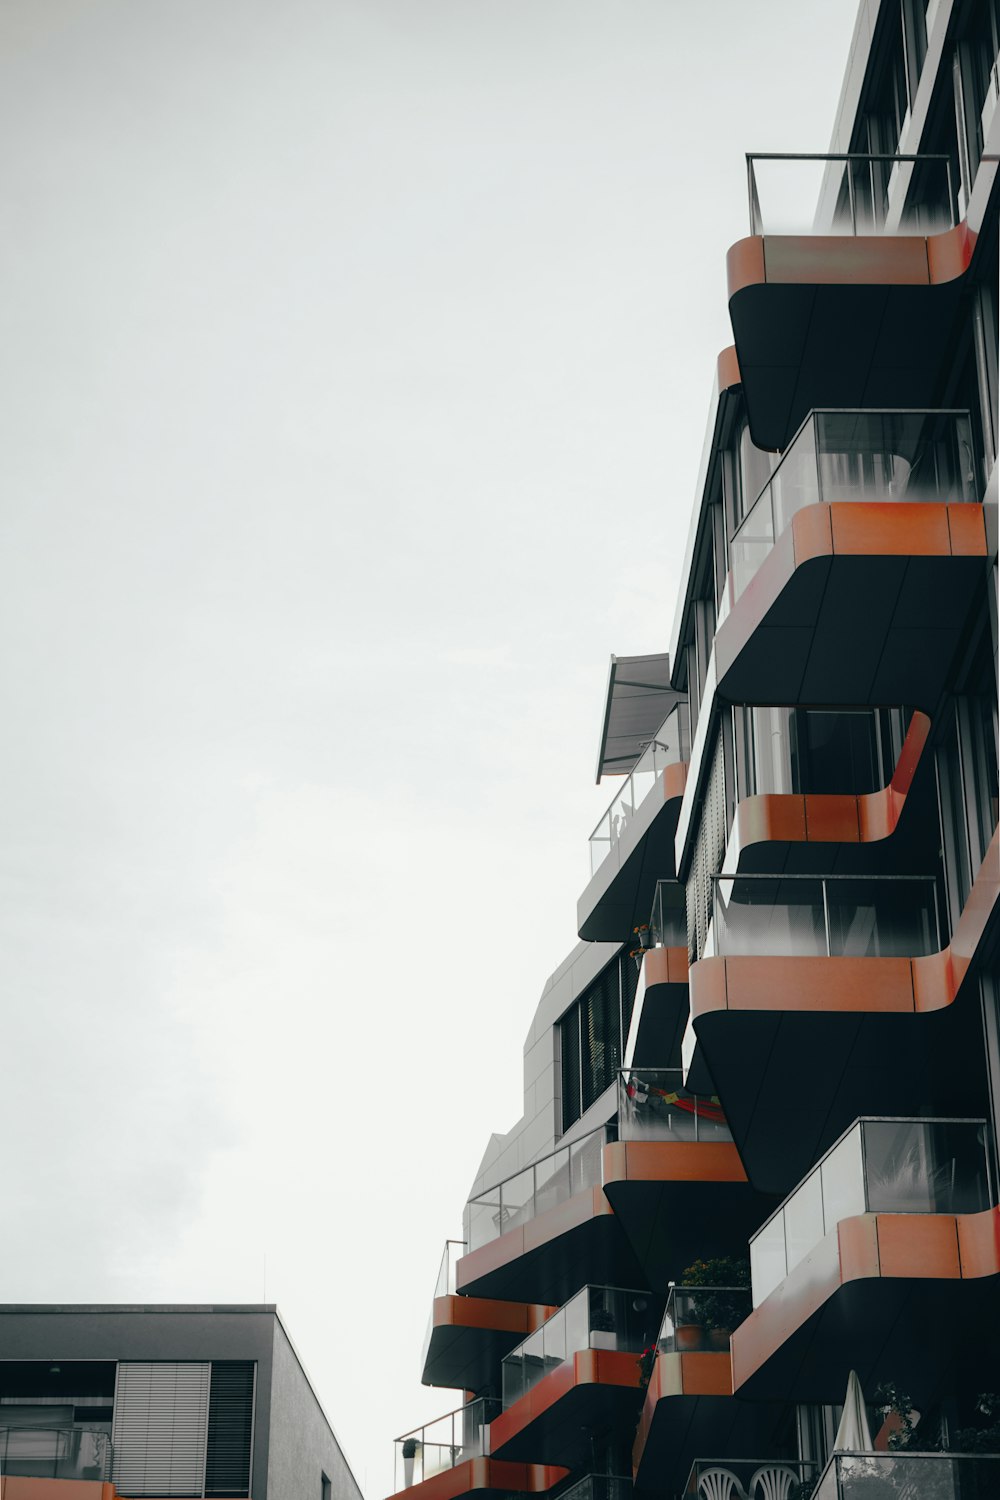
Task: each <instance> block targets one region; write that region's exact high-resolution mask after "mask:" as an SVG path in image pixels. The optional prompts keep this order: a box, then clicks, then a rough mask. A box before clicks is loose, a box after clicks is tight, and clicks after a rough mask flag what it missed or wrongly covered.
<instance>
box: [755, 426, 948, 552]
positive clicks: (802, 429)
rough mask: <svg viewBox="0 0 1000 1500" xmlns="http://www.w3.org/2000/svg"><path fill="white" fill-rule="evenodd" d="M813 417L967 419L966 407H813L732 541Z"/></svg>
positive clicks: (786, 447) (788, 444)
mask: <svg viewBox="0 0 1000 1500" xmlns="http://www.w3.org/2000/svg"><path fill="white" fill-rule="evenodd" d="M815 417H965V418H966V419H968V418H969V409H968V407H962V406H812V407H810V408H809V410H808V412H807V413H806V415H805V416H804V417H803V419H802V421H801V422H800V423H799V425H798V427H797V428H796V429H795V432H794V433H793V434H792V436H791V437H790V438H789V440H788V442H787V444H786V445H785V450H784V452H783V453H782V455H781V457H780V458H779V460H778V462H777V463H776V464H775V466H774V468H773V469H772V470H771V472H770V474H769V475H768V477H767V479H766V480H765V481H764V483H763V484H762V485H761V487H760V489H759V490H758V492H757V494H756V495H755V496H754V498H753V501H752V503H751V505H750V508H749V510H748V511H747V513H746V515H745V516H744V517H743V519H742V521H741V522H740V524H739V525H738V526H737V528H736V530H735V531H734V532H733V537H732V540H733V541H734V542H735V541H736V538H737V537H738V536H739V534H740V532H741V531H742V530H743V528H744V526H745V525H746V524H747V522H748V521H749V520H750V517H751V516H752V515H753V513H754V511H755V510H756V509H757V505H758V503H759V502H760V501H761V500H762V499H763V497H764V495H765V493H766V492H767V491H768V490H769V489H770V488H771V485H772V484H773V482H774V480H775V478H776V476H777V475H778V474H779V473H780V472H781V466H782V464H783V463H784V462H785V459H786V458H787V457H788V456H789V454H790V453H791V452H792V449H793V448H794V447H795V444H796V443H797V442H798V440H799V438H800V437H801V436H802V434H803V433H804V432H805V430H806V428H807V427H808V426H809V425H810V423H811V422H812V421H813V419H814V418H815Z"/></svg>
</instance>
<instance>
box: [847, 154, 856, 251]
mask: <svg viewBox="0 0 1000 1500" xmlns="http://www.w3.org/2000/svg"><path fill="white" fill-rule="evenodd" d="M847 201H848V203H849V204H850V206H851V233H852V235H854V236H855V237H856V236H857V233H858V219H857V210H856V209H855V206H854V172H853V171H852V162H851V158H850V157H848V158H847Z"/></svg>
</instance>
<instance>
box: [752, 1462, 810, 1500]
mask: <svg viewBox="0 0 1000 1500" xmlns="http://www.w3.org/2000/svg"><path fill="white" fill-rule="evenodd" d="M798 1482H799V1475H798V1474H797V1473H796V1471H795V1470H794V1469H790V1468H789V1467H788V1465H787V1464H764V1465H763V1467H762V1468H760V1469H758V1470H757V1471H756V1473H755V1474H754V1475H753V1477H752V1479H751V1480H750V1489H749V1492H748V1493H749V1500H788V1497H789V1495H790V1494H791V1493H792V1491H793V1490H794V1489H795V1486H796V1485H797V1484H798Z"/></svg>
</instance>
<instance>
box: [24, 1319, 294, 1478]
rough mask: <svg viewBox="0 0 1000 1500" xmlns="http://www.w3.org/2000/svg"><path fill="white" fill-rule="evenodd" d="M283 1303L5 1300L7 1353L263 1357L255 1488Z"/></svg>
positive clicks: (262, 1462) (263, 1455) (261, 1470)
mask: <svg viewBox="0 0 1000 1500" xmlns="http://www.w3.org/2000/svg"><path fill="white" fill-rule="evenodd" d="M274 1323H275V1309H274V1308H273V1307H271V1306H262V1305H259V1304H258V1305H229V1306H221V1307H216V1306H170V1305H165V1306H159V1305H147V1306H131V1305H128V1304H123V1305H118V1306H108V1305H99V1306H79V1305H78V1306H64V1305H61V1304H52V1305H49V1306H44V1305H43V1306H31V1305H28V1304H23V1305H14V1306H9V1305H8V1306H0V1358H2V1359H48V1360H51V1361H52V1362H53V1363H56V1362H58V1361H59V1360H71V1359H108V1360H120V1359H126V1360H128V1359H136V1360H157V1359H165V1360H212V1359H253V1360H256V1361H257V1409H256V1413H255V1423H254V1444H253V1468H252V1471H251V1494H252V1495H253V1497H254V1500H266V1496H265V1492H264V1490H263V1488H262V1487H261V1486H260V1485H259V1484H258V1480H259V1479H260V1478H261V1476H263V1475H266V1474H267V1443H268V1404H269V1394H270V1387H271V1350H272V1344H273V1333H272V1329H273V1327H274Z"/></svg>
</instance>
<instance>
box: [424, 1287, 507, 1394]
mask: <svg viewBox="0 0 1000 1500" xmlns="http://www.w3.org/2000/svg"><path fill="white" fill-rule="evenodd" d="M470 1300H471V1299H470ZM524 1337H525V1334H524V1330H523V1329H522V1330H521V1331H519V1332H509V1331H506V1330H500V1329H495V1328H472V1327H462V1326H460V1325H457V1324H454V1323H451V1324H443V1325H438V1326H437V1327H435V1328H432V1330H431V1336H430V1341H429V1343H428V1345H427V1352H426V1354H425V1356H424V1369H423V1374H422V1376H421V1380H422V1382H423V1384H424V1385H440V1386H446V1387H447V1388H448V1389H449V1390H455V1391H479V1390H482V1389H483V1387H484V1386H486V1385H488V1384H489V1383H490V1382H491V1381H492V1380H493V1379H494V1378H495V1376H496V1370H497V1366H498V1365H499V1363H500V1361H501V1360H502V1359H503V1357H504V1355H505V1354H509V1353H510V1351H511V1350H512V1349H513V1348H514V1347H515V1346H516V1345H517V1344H519V1343H521V1341H522V1340H523V1339H524Z"/></svg>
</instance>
